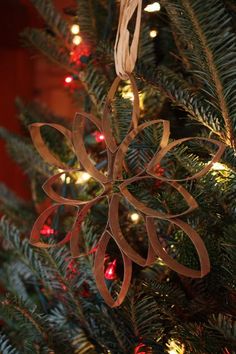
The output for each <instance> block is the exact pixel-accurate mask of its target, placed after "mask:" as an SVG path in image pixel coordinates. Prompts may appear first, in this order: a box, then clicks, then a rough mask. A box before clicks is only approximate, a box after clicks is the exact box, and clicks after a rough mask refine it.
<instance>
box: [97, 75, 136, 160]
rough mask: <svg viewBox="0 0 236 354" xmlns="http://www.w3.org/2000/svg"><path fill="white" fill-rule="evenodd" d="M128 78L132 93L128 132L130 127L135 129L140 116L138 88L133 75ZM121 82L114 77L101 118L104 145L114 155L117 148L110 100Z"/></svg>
mask: <svg viewBox="0 0 236 354" xmlns="http://www.w3.org/2000/svg"><path fill="white" fill-rule="evenodd" d="M128 78H129V80H130V83H131V89H132V93H133V97H134V100H133V110H132V116H131V121H130V126H129V130H130V128H131V127H134V128H137V126H138V120H139V116H140V108H139V94H138V88H137V85H136V82H135V80H134V77H133V75H128ZM120 82H121V79H120V78H119V77H116V79H115V80H114V81H113V83H112V85H111V88H110V90H109V92H108V94H107V98H106V102H105V106H104V109H103V116H102V130H103V134H104V136H105V139H106V144H107V147H108V149H109V150H110V151H111V152H112V153H114V152H116V150H117V148H118V146H117V143H116V140H115V137H114V136H113V134H112V126H111V117H110V116H111V115H112V105H111V104H112V100H113V99H114V97H115V94H116V92H117V89H118V87H119V84H120Z"/></svg>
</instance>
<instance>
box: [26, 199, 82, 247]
mask: <svg viewBox="0 0 236 354" xmlns="http://www.w3.org/2000/svg"><path fill="white" fill-rule="evenodd" d="M61 206H64V204H63V203H60V204H55V205H52V206H50V207H49V208H47V209H46V210H44V212H43V213H42V214H40V215H39V217H38V219H37V220H36V221H35V223H34V225H33V228H32V230H31V234H30V243H31V244H32V245H33V246H37V247H40V248H53V247H59V246H62V245H64V244H65V243H67V242H69V240H70V238H71V231H69V232H68V233H67V234H66V236H65V237H64V239H63V240H61V241H59V242H58V243H54V244H47V243H45V242H42V241H40V239H41V235H40V231H41V230H42V229H43V227H44V225H45V222H46V220H47V219H48V217H49V216H50V215H52V213H53V212H54V211H56V210H57V209H58V208H59V207H61ZM75 208H76V207H75ZM76 210H77V208H76Z"/></svg>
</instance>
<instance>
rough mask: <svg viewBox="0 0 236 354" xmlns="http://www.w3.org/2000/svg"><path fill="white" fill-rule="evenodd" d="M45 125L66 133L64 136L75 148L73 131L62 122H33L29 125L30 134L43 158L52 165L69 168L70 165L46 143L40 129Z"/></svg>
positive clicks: (63, 133)
mask: <svg viewBox="0 0 236 354" xmlns="http://www.w3.org/2000/svg"><path fill="white" fill-rule="evenodd" d="M45 126H48V127H51V128H54V129H55V130H57V131H58V132H60V133H61V134H62V135H64V137H65V138H66V139H67V141H68V142H69V143H70V145H71V148H72V150H73V145H72V133H71V131H70V130H69V129H67V128H65V127H63V126H62V125H60V124H50V123H33V124H31V125H30V126H29V131H30V135H31V138H32V141H33V144H34V146H35V147H36V149H37V150H38V152H39V154H40V155H41V156H42V158H43V159H44V160H45V161H46V162H47V163H49V164H50V165H53V166H57V167H59V168H62V169H63V168H68V166H67V165H66V164H65V163H63V162H62V161H60V160H59V158H58V157H57V156H56V155H55V154H53V153H52V152H51V151H50V149H49V148H48V146H47V145H46V143H45V141H44V140H43V137H42V135H41V130H40V129H41V128H42V127H45Z"/></svg>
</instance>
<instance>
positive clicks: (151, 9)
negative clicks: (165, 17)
mask: <svg viewBox="0 0 236 354" xmlns="http://www.w3.org/2000/svg"><path fill="white" fill-rule="evenodd" d="M160 9H161V5H160V4H159V2H157V1H155V2H154V3H152V4H149V5H147V6H146V7H145V8H144V11H146V12H156V11H160Z"/></svg>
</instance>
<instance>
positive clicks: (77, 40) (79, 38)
mask: <svg viewBox="0 0 236 354" xmlns="http://www.w3.org/2000/svg"><path fill="white" fill-rule="evenodd" d="M72 42H73V44H74V45H79V44H80V43H81V42H82V38H81V37H80V36H74V37H73V39H72Z"/></svg>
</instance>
